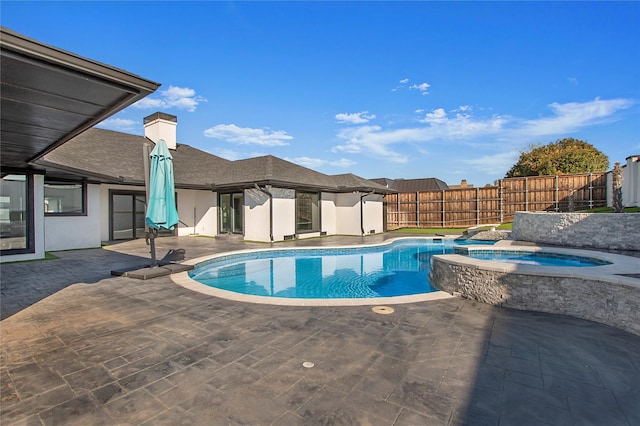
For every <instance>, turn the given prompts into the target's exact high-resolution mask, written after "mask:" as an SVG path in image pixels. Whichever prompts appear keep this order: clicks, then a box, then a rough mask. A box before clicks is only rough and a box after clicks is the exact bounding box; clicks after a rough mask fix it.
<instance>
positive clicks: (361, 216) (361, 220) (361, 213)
mask: <svg viewBox="0 0 640 426" xmlns="http://www.w3.org/2000/svg"><path fill="white" fill-rule="evenodd" d="M375 193H376V191H371V192H369V193H368V194H362V195H361V196H360V231H362V236H363V237H364V236H365V233H364V203H363V201H362V200H363V198H364V197H366V196H368V195H373V194H375Z"/></svg>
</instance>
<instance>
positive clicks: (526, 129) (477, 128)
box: [332, 99, 635, 172]
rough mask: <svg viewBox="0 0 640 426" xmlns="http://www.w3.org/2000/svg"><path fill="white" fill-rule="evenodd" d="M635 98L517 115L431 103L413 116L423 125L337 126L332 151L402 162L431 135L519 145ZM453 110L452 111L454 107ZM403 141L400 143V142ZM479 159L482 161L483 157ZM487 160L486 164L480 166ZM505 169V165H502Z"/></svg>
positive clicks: (492, 163) (505, 160)
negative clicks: (475, 112) (525, 116)
mask: <svg viewBox="0 0 640 426" xmlns="http://www.w3.org/2000/svg"><path fill="white" fill-rule="evenodd" d="M634 103H635V101H633V100H629V99H611V100H600V99H596V100H594V101H589V102H583V103H579V102H570V103H565V104H560V103H553V104H551V105H550V106H549V107H550V109H551V111H552V115H551V116H549V117H542V118H537V119H528V120H527V119H520V118H514V117H510V116H502V115H493V116H489V117H475V116H473V115H472V114H471V112H470V111H471V107H468V106H464V105H463V106H461V107H458V108H456V109H455V110H453V111H452V113H451V114H449V113H447V111H446V110H445V109H444V108H436V109H434V110H432V111H431V112H428V113H424V111H422V113H423V114H424V115H423V118H421V119H420V120H418V122H419V123H421V124H422V125H418V126H413V127H405V128H383V127H381V126H372V125H364V126H357V127H348V128H343V129H340V130H339V131H338V133H337V137H338V139H341V140H342V141H343V143H341V144H339V145H336V146H334V147H333V148H332V151H333V152H343V153H348V154H367V155H371V156H375V157H379V158H384V159H386V160H387V161H390V162H395V163H406V162H407V161H408V160H409V155H408V154H406V153H404V152H402V150H403V149H406V145H407V144H414V145H418V146H417V148H414V149H419V148H420V147H419V145H421V144H425V143H429V142H432V141H439V142H445V141H459V142H458V143H463V144H465V145H466V146H474V147H475V148H476V149H477V148H479V147H487V146H489V145H490V144H495V143H496V142H499V143H501V144H504V143H505V142H509V143H512V142H513V140H514V139H515V140H516V141H517V142H518V143H519V144H520V145H523V144H526V143H528V142H532V141H535V140H537V139H539V137H540V136H562V135H566V134H567V133H571V132H575V131H577V130H580V129H582V128H584V127H588V126H591V125H595V124H600V123H602V122H607V121H612V120H614V119H615V118H616V117H615V114H616V113H617V112H618V111H620V110H623V109H625V108H629V107H630V106H632V105H633V104H634ZM454 111H457V112H454ZM403 145H404V148H403V147H402V146H403ZM515 158H517V156H516V157H514V154H513V153H510V152H509V153H507V154H502V155H498V156H496V155H494V156H489V157H481V158H479V159H474V160H473V161H472V162H470V163H469V164H470V165H476V166H477V168H478V169H479V168H481V167H486V169H487V170H490V169H491V170H493V171H494V172H495V170H499V169H502V168H504V166H506V167H509V166H510V165H511V164H513V162H514V159H515ZM483 162H484V163H483ZM482 164H486V166H482ZM505 170H506V169H505Z"/></svg>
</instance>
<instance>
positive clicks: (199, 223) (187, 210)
mask: <svg viewBox="0 0 640 426" xmlns="http://www.w3.org/2000/svg"><path fill="white" fill-rule="evenodd" d="M176 193H177V194H178V217H179V218H180V222H181V223H179V224H178V236H186V235H192V234H198V235H206V236H215V235H216V234H217V233H218V217H217V211H218V210H217V208H216V207H217V199H218V194H217V193H216V192H211V191H199V190H194V189H178V190H176Z"/></svg>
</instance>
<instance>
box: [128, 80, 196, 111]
mask: <svg viewBox="0 0 640 426" xmlns="http://www.w3.org/2000/svg"><path fill="white" fill-rule="evenodd" d="M151 96H153V95H151ZM201 102H207V100H206V99H205V98H203V97H202V96H199V95H197V94H196V91H195V90H193V89H191V88H189V87H178V86H169V88H168V89H166V90H162V91H160V97H159V98H158V97H149V96H148V97H146V98H143V99H141V100H139V101H138V102H136V103H135V104H133V106H134V107H136V108H142V109H150V108H154V109H169V108H177V109H183V110H186V111H188V112H194V111H195V110H196V107H197V106H198V104H199V103H201Z"/></svg>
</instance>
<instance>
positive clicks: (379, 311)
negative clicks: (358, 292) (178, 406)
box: [371, 306, 395, 315]
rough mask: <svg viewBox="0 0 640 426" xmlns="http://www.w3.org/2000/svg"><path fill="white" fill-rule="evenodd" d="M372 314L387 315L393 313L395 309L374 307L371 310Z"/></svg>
mask: <svg viewBox="0 0 640 426" xmlns="http://www.w3.org/2000/svg"><path fill="white" fill-rule="evenodd" d="M371 310H372V311H373V312H375V313H376V314H382V315H389V314H392V313H394V312H395V309H393V308H390V307H388V306H374V307H373V308H371Z"/></svg>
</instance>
